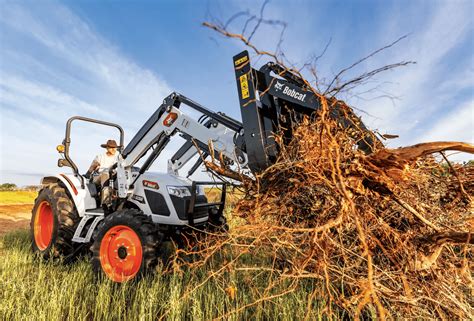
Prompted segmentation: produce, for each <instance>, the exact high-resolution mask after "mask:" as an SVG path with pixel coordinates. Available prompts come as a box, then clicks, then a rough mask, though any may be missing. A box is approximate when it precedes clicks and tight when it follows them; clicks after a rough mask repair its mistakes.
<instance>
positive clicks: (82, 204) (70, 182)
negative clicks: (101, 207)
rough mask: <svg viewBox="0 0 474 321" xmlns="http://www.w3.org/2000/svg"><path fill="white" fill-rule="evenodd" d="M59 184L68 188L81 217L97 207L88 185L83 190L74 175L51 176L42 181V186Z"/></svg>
mask: <svg viewBox="0 0 474 321" xmlns="http://www.w3.org/2000/svg"><path fill="white" fill-rule="evenodd" d="M59 182H61V183H63V185H64V186H65V187H66V188H67V190H68V192H69V196H70V197H71V199H72V201H73V203H74V205H75V206H76V210H77V213H78V214H79V216H80V217H83V216H84V214H85V211H86V210H88V209H93V208H96V207H97V203H96V200H95V198H94V197H92V195H91V193H90V191H89V188H88V187H87V184H86V185H85V186H84V188H82V187H81V181H80V180H79V179H78V178H77V177H76V176H75V175H74V174H57V175H50V176H45V177H43V178H42V179H41V185H44V186H46V185H49V184H54V183H59Z"/></svg>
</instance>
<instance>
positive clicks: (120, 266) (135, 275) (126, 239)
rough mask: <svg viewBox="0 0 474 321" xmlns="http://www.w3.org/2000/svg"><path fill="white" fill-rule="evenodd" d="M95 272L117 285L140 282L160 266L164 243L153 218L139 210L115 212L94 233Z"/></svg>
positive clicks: (92, 249) (92, 260)
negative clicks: (161, 248) (160, 253)
mask: <svg viewBox="0 0 474 321" xmlns="http://www.w3.org/2000/svg"><path fill="white" fill-rule="evenodd" d="M93 238H94V243H93V245H92V247H91V251H92V259H91V263H92V268H93V270H94V272H95V273H96V274H97V275H105V276H106V277H108V278H109V279H111V280H112V281H114V282H118V283H122V282H126V281H129V280H132V279H135V280H138V279H140V278H141V277H143V276H144V275H145V274H147V273H150V272H152V271H153V270H154V269H155V267H156V265H157V264H158V250H159V246H160V244H161V242H162V240H163V236H162V234H161V233H160V232H159V231H158V228H157V226H156V224H154V223H153V221H152V220H151V218H150V217H149V216H147V215H144V214H143V212H141V211H140V210H137V209H124V210H121V211H117V212H114V213H112V214H110V215H108V216H107V217H105V218H104V220H103V221H102V222H101V224H100V225H99V226H98V227H97V229H96V231H95V232H94V236H93Z"/></svg>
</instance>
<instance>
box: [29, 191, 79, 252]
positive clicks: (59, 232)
mask: <svg viewBox="0 0 474 321" xmlns="http://www.w3.org/2000/svg"><path fill="white" fill-rule="evenodd" d="M51 216H52V217H51ZM43 217H48V219H46V220H45V221H44V222H43V223H45V224H42V223H41V222H42V221H41V218H43ZM79 220H80V218H79V215H78V214H77V210H76V207H75V206H74V203H73V201H72V200H71V198H70V197H69V194H68V193H67V191H66V188H64V187H63V186H61V185H59V184H50V185H48V186H46V187H44V188H43V189H41V190H40V192H39V193H38V197H37V198H36V200H35V205H34V206H33V210H32V211H31V222H30V235H31V244H32V249H33V252H34V253H37V254H38V255H39V256H40V257H43V258H44V259H48V258H59V257H61V256H68V255H71V254H73V253H74V250H75V247H76V245H75V244H73V242H72V238H73V236H74V231H75V230H76V227H77V224H78V223H79ZM35 222H36V223H35ZM41 235H43V236H41ZM48 235H49V236H48ZM48 239H50V241H49V243H48V241H47V240H48Z"/></svg>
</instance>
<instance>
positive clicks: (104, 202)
mask: <svg viewBox="0 0 474 321" xmlns="http://www.w3.org/2000/svg"><path fill="white" fill-rule="evenodd" d="M112 194H113V191H112V187H110V186H104V187H102V191H101V192H100V205H101V206H102V207H104V206H106V207H110V206H111V205H112V200H113V197H112V196H113V195H112Z"/></svg>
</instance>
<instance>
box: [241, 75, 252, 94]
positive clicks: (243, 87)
mask: <svg viewBox="0 0 474 321" xmlns="http://www.w3.org/2000/svg"><path fill="white" fill-rule="evenodd" d="M240 91H241V92H242V99H247V98H249V96H250V92H249V82H248V80H247V74H244V75H242V76H240Z"/></svg>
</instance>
